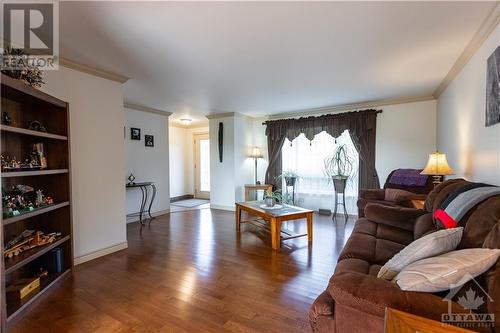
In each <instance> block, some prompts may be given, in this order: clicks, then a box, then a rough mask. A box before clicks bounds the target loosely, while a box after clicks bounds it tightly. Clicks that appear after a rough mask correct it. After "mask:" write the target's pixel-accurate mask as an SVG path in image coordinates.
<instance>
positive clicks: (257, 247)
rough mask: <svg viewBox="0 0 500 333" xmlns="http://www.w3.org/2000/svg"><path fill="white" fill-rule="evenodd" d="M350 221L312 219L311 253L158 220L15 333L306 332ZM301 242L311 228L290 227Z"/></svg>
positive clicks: (191, 220)
mask: <svg viewBox="0 0 500 333" xmlns="http://www.w3.org/2000/svg"><path fill="white" fill-rule="evenodd" d="M352 225H353V221H352V220H350V221H349V222H348V224H347V227H344V223H343V220H340V223H338V225H337V226H335V225H334V224H333V223H332V221H331V219H330V218H329V217H324V216H319V215H315V220H314V231H313V235H314V238H313V243H312V245H311V246H309V245H308V242H307V238H305V237H303V238H299V239H293V240H289V241H285V242H283V244H282V247H281V250H280V251H279V252H273V251H272V250H271V239H270V235H269V233H268V232H266V231H263V230H261V229H258V228H257V227H255V226H252V225H249V224H244V225H242V229H241V234H240V235H239V236H238V235H237V234H236V228H235V216H234V213H232V212H224V211H218V210H211V209H201V210H191V211H184V212H177V213H171V214H169V215H163V216H161V217H158V218H156V219H155V220H154V221H153V222H152V223H151V227H145V228H144V229H143V232H142V234H141V233H140V232H139V228H138V224H137V223H133V224H129V225H128V228H127V229H128V230H127V233H128V244H129V248H128V249H127V250H123V251H120V252H117V253H114V254H111V255H108V256H106V257H103V258H99V259H96V260H94V261H91V262H88V263H85V264H82V265H79V266H77V267H76V268H75V273H74V275H73V276H72V277H70V278H68V279H66V280H65V281H63V282H62V283H61V284H60V286H59V287H58V288H56V289H55V290H54V292H52V293H50V294H49V295H47V297H44V298H43V299H42V300H41V301H40V302H39V303H38V304H37V305H36V306H35V307H33V308H32V310H31V311H30V312H29V313H28V314H26V315H25V316H24V318H23V319H21V320H20V321H19V322H17V323H16V324H15V326H14V327H12V329H11V331H12V332H23V333H29V332H37V333H43V332H50V333H57V332H310V327H309V323H308V321H307V313H308V310H309V306H310V305H311V304H312V302H313V300H314V299H315V298H316V296H317V295H318V294H320V293H321V292H322V291H323V290H324V289H325V287H326V285H327V283H328V279H329V278H330V276H331V274H332V273H333V270H334V267H335V262H336V259H337V257H338V253H339V251H340V250H341V249H342V247H343V245H344V243H345V240H346V239H347V238H348V236H349V234H350V233H351V231H352ZM284 228H286V229H290V230H293V231H295V232H304V231H305V228H306V223H305V221H300V222H290V223H287V224H284Z"/></svg>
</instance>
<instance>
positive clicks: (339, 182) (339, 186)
mask: <svg viewBox="0 0 500 333" xmlns="http://www.w3.org/2000/svg"><path fill="white" fill-rule="evenodd" d="M346 183H347V179H343V178H341V179H336V178H333V186H334V188H335V207H334V210H333V216H332V220H333V221H334V222H336V221H337V208H338V206H339V205H340V206H342V208H343V209H344V218H345V222H346V223H347V220H348V219H349V214H347V209H346V205H345V187H346ZM339 195H342V201H339Z"/></svg>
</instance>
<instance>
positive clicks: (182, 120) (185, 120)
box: [180, 118, 191, 126]
mask: <svg viewBox="0 0 500 333" xmlns="http://www.w3.org/2000/svg"><path fill="white" fill-rule="evenodd" d="M180 122H181V124H182V125H184V126H187V125H189V124H191V119H189V118H182V119H181V120H180Z"/></svg>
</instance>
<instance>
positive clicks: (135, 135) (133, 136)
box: [130, 127, 141, 140]
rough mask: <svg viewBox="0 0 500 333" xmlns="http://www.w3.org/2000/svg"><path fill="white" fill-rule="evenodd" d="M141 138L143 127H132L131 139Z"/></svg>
mask: <svg viewBox="0 0 500 333" xmlns="http://www.w3.org/2000/svg"><path fill="white" fill-rule="evenodd" d="M140 139H141V129H140V128H135V127H130V140H140Z"/></svg>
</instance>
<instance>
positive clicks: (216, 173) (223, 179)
mask: <svg viewBox="0 0 500 333" xmlns="http://www.w3.org/2000/svg"><path fill="white" fill-rule="evenodd" d="M234 118H235V117H233V116H231V117H224V118H217V119H210V120H209V125H208V127H209V132H210V134H209V136H210V187H211V188H210V206H211V207H212V208H217V209H229V210H231V209H234V202H235V183H234V179H235V163H234V161H235V156H234V135H235V132H234V131H235V120H234ZM219 122H222V123H223V124H224V130H223V133H224V140H223V159H222V163H221V162H219V140H218V133H219Z"/></svg>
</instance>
